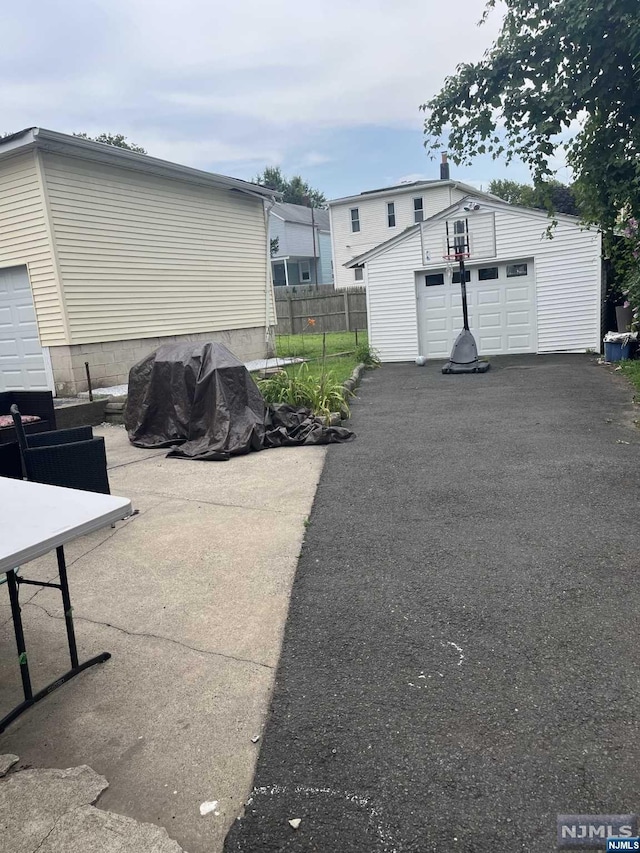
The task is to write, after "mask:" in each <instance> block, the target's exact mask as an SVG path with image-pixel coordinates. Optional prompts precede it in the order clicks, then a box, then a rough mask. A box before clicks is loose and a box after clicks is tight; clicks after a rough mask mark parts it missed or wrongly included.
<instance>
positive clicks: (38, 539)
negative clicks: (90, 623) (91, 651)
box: [0, 477, 132, 732]
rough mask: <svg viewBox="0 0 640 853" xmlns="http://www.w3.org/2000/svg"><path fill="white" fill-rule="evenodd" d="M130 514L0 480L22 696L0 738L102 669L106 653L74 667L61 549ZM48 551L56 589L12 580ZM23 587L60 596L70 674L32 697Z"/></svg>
mask: <svg viewBox="0 0 640 853" xmlns="http://www.w3.org/2000/svg"><path fill="white" fill-rule="evenodd" d="M131 513H132V510H131V501H129V500H128V499H127V498H119V497H115V496H114V495H103V494H97V493H96V492H84V491H80V490H79V489H63V488H61V487H60V486H47V485H44V484H42V483H30V482H26V481H24V480H11V479H8V478H7V477H0V575H2V574H6V577H7V587H8V590H9V600H10V603H11V616H12V618H13V627H14V631H15V637H16V647H17V650H18V662H19V665H20V675H21V676H22V688H23V692H24V701H23V702H21V703H20V704H19V705H17V706H16V707H15V708H14V709H13V710H12V711H10V712H9V713H8V714H7V715H6V716H5V717H3V718H2V719H0V732H3V731H4V730H5V728H6V727H7V726H8V725H9V723H11V722H13V720H15V719H16V717H18V716H20V714H22V713H23V712H24V711H26V710H27V708H30V707H31V706H32V705H34V704H35V703H36V702H38V701H40V699H44V697H45V696H48V695H49V693H51V691H52V690H55V689H56V688H57V687H60V685H61V684H64V683H65V682H67V681H69V680H70V679H71V678H73V677H74V676H76V675H78V673H79V672H82V671H83V670H85V669H87V667H90V666H93V665H94V664H96V663H102V662H103V661H105V660H107V659H108V658H110V657H111V655H110V654H109V653H108V652H103V653H102V654H100V655H97V656H96V657H93V658H90V659H89V660H86V661H84V662H83V663H79V662H78V651H77V647H76V639H75V633H74V629H73V617H72V609H71V599H70V597H69V584H68V581H67V568H66V564H65V559H64V544H65V542H69V541H71V540H72V539H76V538H77V537H78V536H84V535H85V534H86V533H93V531H94V530H100V528H102V527H108V526H109V525H110V524H113V523H114V522H116V521H120V520H121V519H123V518H126V517H127V516H129V515H131ZM54 548H55V549H56V554H57V558H58V575H59V580H60V583H50V582H48V581H36V580H28V579H26V578H23V577H21V576H19V575H18V572H17V569H18V567H19V566H21V565H22V564H23V563H28V562H29V561H30V560H35V559H37V558H38V557H42V556H43V555H44V554H47V553H48V552H49V551H52V550H53V549H54ZM23 584H30V585H32V586H41V587H52V588H54V589H59V590H60V592H61V594H62V603H63V607H64V618H65V623H66V628H67V640H68V643H69V656H70V658H71V669H70V670H69V671H68V672H65V673H64V675H62V676H60V677H59V678H57V679H56V680H55V681H52V682H51V684H49V685H47V687H44V688H43V689H42V690H39V691H37V692H36V693H34V692H33V690H32V688H31V678H30V676H29V663H28V660H27V650H26V646H25V641H24V633H23V630H22V617H21V615H20V603H19V600H18V593H19V587H20V586H22V585H23Z"/></svg>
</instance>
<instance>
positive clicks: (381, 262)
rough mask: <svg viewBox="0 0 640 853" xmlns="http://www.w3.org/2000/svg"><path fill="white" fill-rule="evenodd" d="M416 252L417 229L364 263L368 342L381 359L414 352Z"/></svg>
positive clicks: (411, 355) (412, 355) (407, 356)
mask: <svg viewBox="0 0 640 853" xmlns="http://www.w3.org/2000/svg"><path fill="white" fill-rule="evenodd" d="M420 254H421V243H420V231H419V230H418V229H417V230H416V231H415V232H414V233H413V234H411V235H410V236H408V237H407V239H406V240H402V241H401V242H399V243H397V244H396V245H395V246H391V247H390V248H389V249H388V250H387V251H386V252H384V253H383V254H380V255H378V256H377V257H375V258H372V259H371V260H370V261H369V262H368V263H367V267H366V285H367V311H368V328H369V342H370V345H371V347H372V348H373V349H375V350H377V352H378V353H379V354H380V358H381V359H382V361H410V360H411V359H414V358H415V357H416V355H417V354H418V317H417V311H416V286H415V273H414V271H415V269H416V266H417V265H419V264H420Z"/></svg>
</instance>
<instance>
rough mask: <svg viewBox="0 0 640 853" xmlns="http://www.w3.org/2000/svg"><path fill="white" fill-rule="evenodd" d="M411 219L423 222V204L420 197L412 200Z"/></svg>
mask: <svg viewBox="0 0 640 853" xmlns="http://www.w3.org/2000/svg"><path fill="white" fill-rule="evenodd" d="M413 221H414V222H424V204H423V201H422V199H421V198H414V200H413Z"/></svg>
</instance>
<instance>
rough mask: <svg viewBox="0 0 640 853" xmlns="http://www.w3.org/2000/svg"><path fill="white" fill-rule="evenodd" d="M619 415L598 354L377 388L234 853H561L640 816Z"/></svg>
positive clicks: (412, 378) (628, 525) (334, 468)
mask: <svg viewBox="0 0 640 853" xmlns="http://www.w3.org/2000/svg"><path fill="white" fill-rule="evenodd" d="M631 401H632V391H631V389H630V388H629V386H628V385H627V384H626V383H625V381H624V380H623V379H622V378H620V377H618V376H611V374H610V372H609V370H608V369H606V368H602V367H598V366H596V365H595V364H594V361H593V359H592V358H589V357H587V356H572V355H566V356H549V357H520V358H514V359H494V360H493V369H492V370H491V371H490V372H489V373H488V374H486V375H484V376H457V377H456V376H448V377H444V376H442V375H441V374H440V373H439V370H438V366H436V365H428V366H427V367H425V368H418V367H415V366H414V365H397V366H395V365H388V366H385V367H384V369H382V370H380V371H377V372H375V373H373V374H369V375H368V378H367V379H366V380H365V383H364V385H363V388H362V391H361V396H360V400H359V401H358V402H356V404H355V405H354V407H353V421H352V426H353V428H354V429H355V431H356V433H357V436H358V438H357V440H356V441H355V442H353V443H350V444H346V445H342V446H333V447H331V448H329V451H328V455H327V459H326V463H325V468H324V471H323V474H322V477H321V481H320V486H319V488H318V491H317V493H316V498H315V503H314V508H313V511H312V516H311V525H310V528H309V529H308V531H307V534H306V539H305V544H304V547H303V551H302V556H301V559H300V561H299V564H298V570H297V575H296V579H295V582H294V587H293V594H292V599H291V604H290V610H289V618H288V622H287V628H286V633H285V641H284V647H283V653H282V657H281V660H280V666H279V670H278V674H277V678H276V688H275V693H274V697H273V700H272V708H271V713H270V717H269V721H268V726H267V730H266V735H265V738H264V741H263V745H262V749H261V753H260V756H259V760H258V766H257V772H256V777H255V780H254V782H255V787H254V791H253V793H252V796H251V798H250V802H249V804H248V805H247V807H246V810H245V815H244V817H242V818H241V819H240V820H238V821H237V822H236V823H235V825H234V827H233V828H232V830H231V832H230V834H229V836H228V837H227V842H226V845H225V849H226V851H227V853H232V851H233V853H235V852H236V851H257V850H260V851H276V850H287V851H289V850H291V851H326V853H329V851H331V853H333V851H340V853H348V851H358V853H377V851H403V853H404V851H415V853H418V851H420V853H423V851H450V850H460V851H465V853H467V851H475V852H476V853H485V851H486V853H488V851H492V853H493V852H494V851H498V850H505V851H506V850H509V851H515V850H523V851H528V853H550V851H551V850H553V849H555V846H556V841H555V834H556V816H557V814H558V813H578V814H580V813H582V814H603V813H625V812H633V811H636V810H637V809H638V791H639V790H640V762H639V760H638V759H639V758H640V748H639V746H638V734H639V732H638V727H639V726H638V718H639V714H638V711H639V698H640V688H639V684H640V678H639V676H640V665H639V664H640V661H639V655H638V640H637V637H638V631H637V628H638V620H637V616H638V609H639V605H640V592H639V573H638V562H639V559H638V518H639V512H638V498H639V488H638V471H639V470H640V433H639V432H638V430H637V429H636V428H635V427H634V425H633V420H632V419H633V411H632V407H631ZM295 818H298V819H300V820H301V823H300V825H299V828H298V829H294V828H292V827H291V825H290V824H289V820H291V819H295Z"/></svg>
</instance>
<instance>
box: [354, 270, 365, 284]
mask: <svg viewBox="0 0 640 853" xmlns="http://www.w3.org/2000/svg"><path fill="white" fill-rule="evenodd" d="M358 273H360V277H359V278H358ZM353 278H354V281H364V267H354V268H353Z"/></svg>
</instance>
